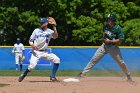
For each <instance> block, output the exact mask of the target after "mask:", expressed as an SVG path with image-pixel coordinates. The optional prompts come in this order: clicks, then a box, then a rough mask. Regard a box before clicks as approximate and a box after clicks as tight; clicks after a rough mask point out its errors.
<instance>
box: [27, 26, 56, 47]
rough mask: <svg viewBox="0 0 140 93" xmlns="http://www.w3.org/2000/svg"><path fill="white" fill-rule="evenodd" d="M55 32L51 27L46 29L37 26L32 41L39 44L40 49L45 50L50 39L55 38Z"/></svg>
mask: <svg viewBox="0 0 140 93" xmlns="http://www.w3.org/2000/svg"><path fill="white" fill-rule="evenodd" d="M53 33H54V31H53V30H51V29H49V28H47V29H46V30H45V31H43V30H42V29H41V28H37V29H35V30H34V31H33V33H32V35H31V37H30V41H33V42H34V45H35V46H37V47H38V49H39V50H45V49H47V47H48V45H49V42H50V39H51V38H53ZM30 41H29V42H30Z"/></svg>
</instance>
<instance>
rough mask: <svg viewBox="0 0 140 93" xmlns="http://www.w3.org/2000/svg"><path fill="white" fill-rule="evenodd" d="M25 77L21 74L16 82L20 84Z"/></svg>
mask: <svg viewBox="0 0 140 93" xmlns="http://www.w3.org/2000/svg"><path fill="white" fill-rule="evenodd" d="M25 76H26V75H24V74H21V75H20V76H19V78H18V82H21V81H22V80H23V79H24V78H25Z"/></svg>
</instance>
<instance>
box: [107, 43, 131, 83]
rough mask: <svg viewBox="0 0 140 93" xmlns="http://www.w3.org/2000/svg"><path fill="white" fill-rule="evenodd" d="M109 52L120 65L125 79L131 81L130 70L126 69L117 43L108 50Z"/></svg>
mask: <svg viewBox="0 0 140 93" xmlns="http://www.w3.org/2000/svg"><path fill="white" fill-rule="evenodd" d="M109 53H110V54H111V56H112V57H113V58H114V59H115V60H116V61H117V63H118V64H119V66H120V67H121V69H122V71H123V72H124V73H125V74H126V76H127V79H128V80H131V81H132V78H131V76H130V72H129V70H128V68H127V66H126V64H125V62H124V60H123V58H122V55H121V52H120V49H119V47H118V46H117V45H115V46H113V47H111V48H110V50H109Z"/></svg>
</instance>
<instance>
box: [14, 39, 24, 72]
mask: <svg viewBox="0 0 140 93" xmlns="http://www.w3.org/2000/svg"><path fill="white" fill-rule="evenodd" d="M20 41H21V40H20V38H17V42H16V43H15V44H14V48H13V50H12V53H15V64H16V70H20V71H22V62H21V59H22V57H23V56H24V45H23V44H22V43H20ZM18 65H19V66H20V69H19V68H18Z"/></svg>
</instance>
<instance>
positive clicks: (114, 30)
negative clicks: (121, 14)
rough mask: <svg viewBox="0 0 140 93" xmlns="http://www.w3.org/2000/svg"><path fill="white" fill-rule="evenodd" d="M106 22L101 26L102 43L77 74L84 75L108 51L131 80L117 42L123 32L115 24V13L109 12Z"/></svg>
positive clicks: (120, 39)
mask: <svg viewBox="0 0 140 93" xmlns="http://www.w3.org/2000/svg"><path fill="white" fill-rule="evenodd" d="M107 18H108V22H107V24H106V25H105V26H104V28H103V31H104V33H103V44H102V45H101V46H100V47H99V48H98V49H97V51H96V52H95V54H94V56H93V57H92V59H91V60H90V61H89V63H88V64H87V66H86V67H85V68H84V70H83V71H82V72H81V73H80V74H79V76H80V77H83V76H84V75H86V73H87V72H89V71H91V70H92V67H93V66H95V64H97V63H98V62H99V60H100V59H101V58H102V57H103V56H104V55H105V54H107V53H109V54H110V55H111V56H112V57H113V58H114V60H116V61H117V63H118V64H119V66H120V67H121V68H122V70H123V72H124V73H125V74H126V76H127V80H128V81H132V78H131V76H130V72H129V71H128V68H127V66H126V65H125V63H124V60H123V58H122V56H121V52H120V49H119V46H118V44H119V43H120V42H121V41H123V40H124V33H123V30H122V28H121V27H120V26H119V25H117V24H116V23H115V22H116V15H115V14H109V15H108V17H107Z"/></svg>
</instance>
